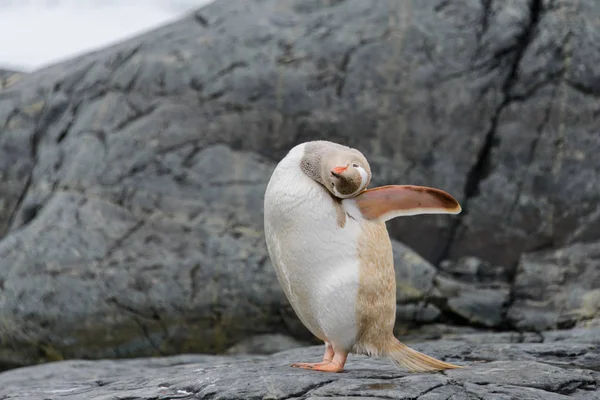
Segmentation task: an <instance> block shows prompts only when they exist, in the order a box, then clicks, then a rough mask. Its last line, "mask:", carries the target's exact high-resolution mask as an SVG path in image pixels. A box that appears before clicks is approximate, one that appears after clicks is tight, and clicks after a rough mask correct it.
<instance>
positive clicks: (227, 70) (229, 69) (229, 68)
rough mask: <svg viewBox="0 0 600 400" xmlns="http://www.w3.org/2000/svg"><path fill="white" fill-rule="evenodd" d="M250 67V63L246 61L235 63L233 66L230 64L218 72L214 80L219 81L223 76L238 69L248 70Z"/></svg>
mask: <svg viewBox="0 0 600 400" xmlns="http://www.w3.org/2000/svg"><path fill="white" fill-rule="evenodd" d="M246 67H248V63H247V62H245V61H236V62H233V63H231V64H229V65H228V66H227V67H225V68H223V69H222V70H220V71H218V72H217V73H216V74H215V75H214V76H213V77H212V78H211V80H212V79H219V78H222V77H223V76H225V75H227V74H230V73H232V72H233V71H235V70H236V69H238V68H246Z"/></svg>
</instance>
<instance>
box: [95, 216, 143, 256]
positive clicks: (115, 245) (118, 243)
mask: <svg viewBox="0 0 600 400" xmlns="http://www.w3.org/2000/svg"><path fill="white" fill-rule="evenodd" d="M145 223H146V221H144V220H141V221H138V222H136V223H135V225H133V226H132V227H131V228H129V229H128V230H127V232H125V234H124V235H123V236H121V237H120V238H119V239H117V240H116V241H115V242H114V243H113V244H112V246H110V247H109V248H108V250H107V251H106V254H105V255H104V257H103V258H104V259H108V258H110V257H111V256H112V254H113V253H114V252H115V250H117V249H119V248H120V247H121V246H122V245H123V243H125V241H126V240H127V239H129V238H130V237H131V235H133V234H134V233H136V232H137V231H138V230H140V229H141V228H142V226H143V225H144V224H145Z"/></svg>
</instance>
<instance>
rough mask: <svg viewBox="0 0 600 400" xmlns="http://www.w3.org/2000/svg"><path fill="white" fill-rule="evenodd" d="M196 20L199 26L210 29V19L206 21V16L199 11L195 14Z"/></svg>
mask: <svg viewBox="0 0 600 400" xmlns="http://www.w3.org/2000/svg"><path fill="white" fill-rule="evenodd" d="M194 19H195V20H196V22H197V23H198V24H200V25H201V26H203V27H205V28H206V27H208V26H209V25H210V24H209V23H208V19H206V17H205V16H204V15H202V14H201V13H200V12H199V11H197V12H196V13H194Z"/></svg>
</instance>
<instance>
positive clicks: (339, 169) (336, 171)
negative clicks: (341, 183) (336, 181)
mask: <svg viewBox="0 0 600 400" xmlns="http://www.w3.org/2000/svg"><path fill="white" fill-rule="evenodd" d="M349 166H350V164H347V165H346V166H345V167H339V166H338V167H334V168H332V169H331V173H332V174H333V175H335V176H339V175H340V174H341V173H342V172H344V171H345V170H347V169H348V167H349Z"/></svg>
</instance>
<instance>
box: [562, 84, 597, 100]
mask: <svg viewBox="0 0 600 400" xmlns="http://www.w3.org/2000/svg"><path fill="white" fill-rule="evenodd" d="M564 82H565V83H566V84H567V85H568V86H569V87H570V88H572V89H574V90H576V91H578V92H580V93H583V94H585V95H587V96H592V97H598V98H600V87H599V88H592V87H589V86H585V85H584V84H582V83H581V82H575V81H572V80H569V79H565V80H564Z"/></svg>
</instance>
